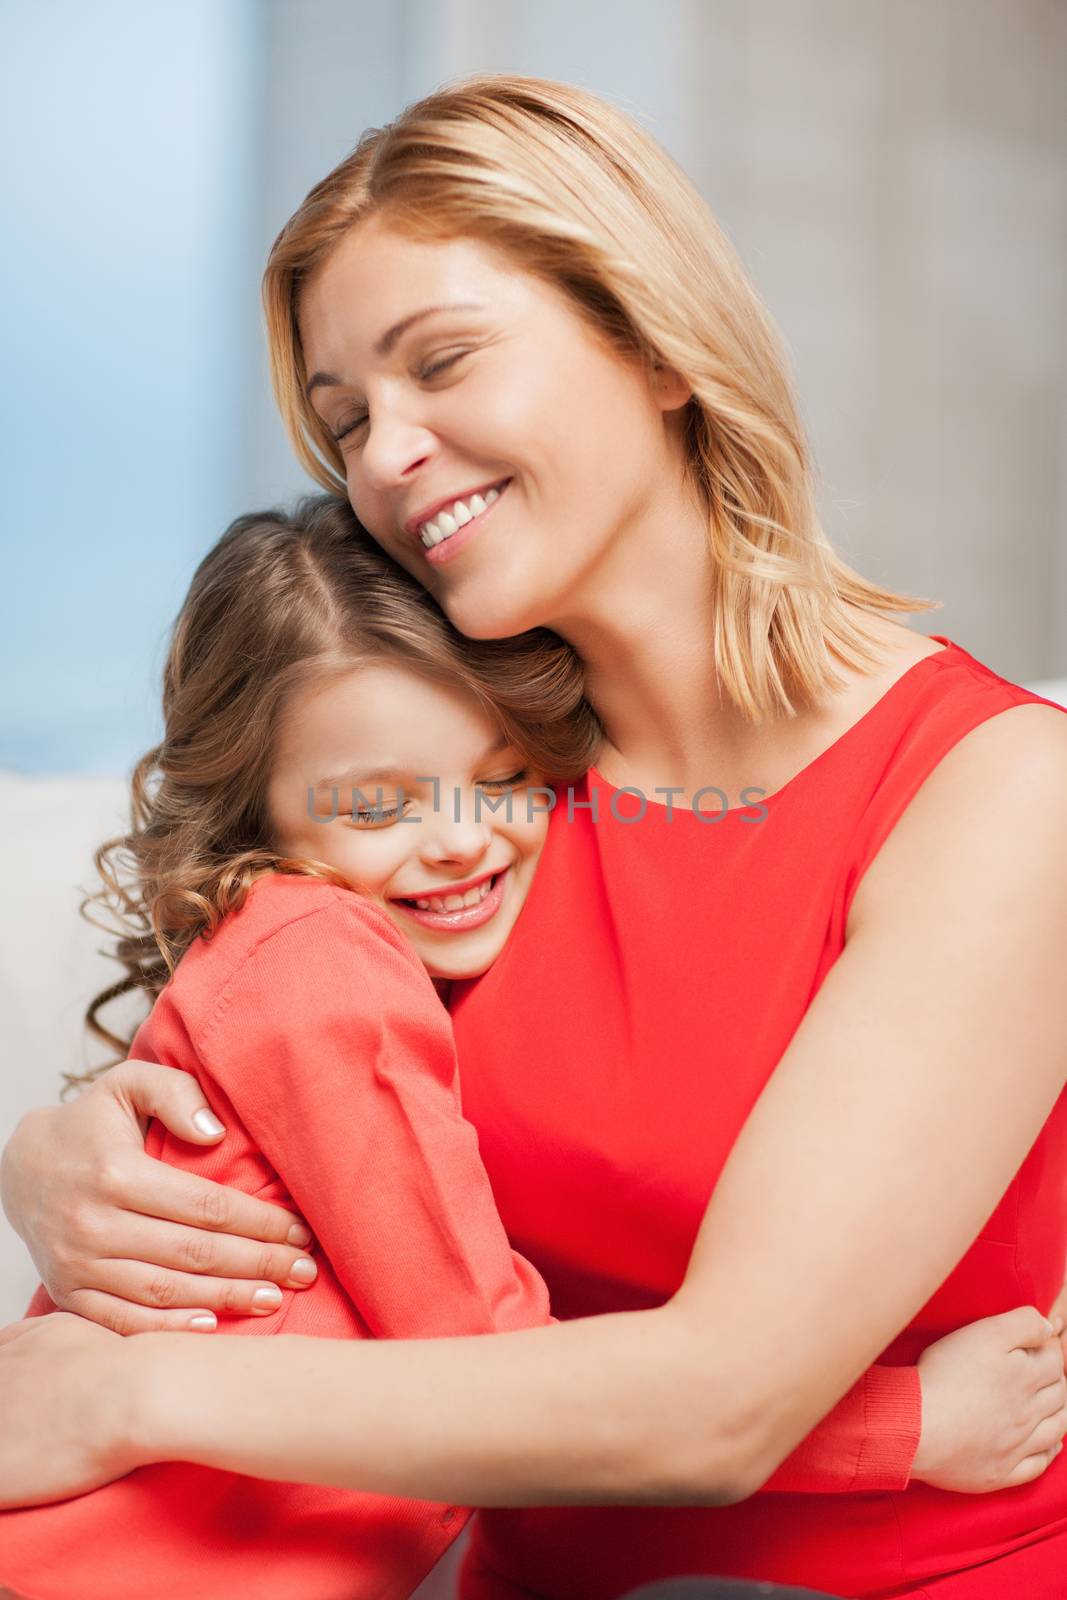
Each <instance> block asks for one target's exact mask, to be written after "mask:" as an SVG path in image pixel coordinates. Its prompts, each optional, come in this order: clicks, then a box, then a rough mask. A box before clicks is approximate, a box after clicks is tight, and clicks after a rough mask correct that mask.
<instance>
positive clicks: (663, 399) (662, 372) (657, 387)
mask: <svg viewBox="0 0 1067 1600" xmlns="http://www.w3.org/2000/svg"><path fill="white" fill-rule="evenodd" d="M652 393H653V395H654V396H655V399H656V404H657V405H658V406H659V408H660V410H661V411H680V410H681V408H682V407H683V406H685V405H688V404H689V402H690V400H692V398H693V391H692V389H691V388H690V387H689V385H688V384H687V383H686V381H685V379H684V378H683V377H682V376H681V374H680V373H678V372H675V371H674V369H673V368H672V367H664V366H660V365H658V364H657V365H656V366H655V367H653V369H652Z"/></svg>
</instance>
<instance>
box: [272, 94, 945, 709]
mask: <svg viewBox="0 0 1067 1600" xmlns="http://www.w3.org/2000/svg"><path fill="white" fill-rule="evenodd" d="M373 215H381V216H382V217H383V219H385V220H387V221H388V223H389V224H390V226H393V227H395V228H397V229H398V230H400V231H404V232H407V233H409V234H412V235H414V236H417V237H422V238H448V237H468V238H473V239H477V240H480V241H482V242H484V243H485V244H487V245H490V246H494V247H496V248H498V249H500V250H502V251H504V252H506V253H507V255H508V256H509V257H510V258H511V259H512V260H513V261H514V262H515V263H516V264H518V265H519V266H520V267H521V268H523V269H525V270H526V271H528V272H530V273H533V274H535V275H537V276H538V277H540V278H542V279H543V280H546V281H548V282H550V283H552V284H554V285H556V286H557V287H558V288H560V289H562V290H564V291H565V292H566V293H567V294H569V295H570V297H571V299H572V300H573V302H574V304H575V307H576V309H577V310H578V311H579V312H580V313H581V314H583V315H584V316H585V317H586V318H587V319H588V320H589V321H590V323H591V324H592V326H593V327H594V328H595V329H597V330H599V331H600V332H601V333H602V334H604V335H606V336H607V338H608V339H609V340H610V341H611V343H612V344H613V346H614V347H615V348H617V349H618V350H619V351H620V353H623V354H626V355H630V356H633V357H636V358H638V359H640V360H641V361H643V362H644V363H646V365H647V366H648V368H649V369H650V370H653V369H655V368H656V367H667V368H669V369H671V370H673V371H674V372H676V373H678V374H679V375H680V376H681V377H682V378H683V379H684V380H685V382H686V383H687V384H688V385H689V387H690V388H691V390H692V399H691V401H690V402H689V405H688V417H687V435H686V446H687V470H688V471H689V473H690V476H691V479H692V481H693V483H694V484H695V486H696V487H697V489H698V491H699V493H700V495H701V498H702V503H703V504H704V505H705V506H706V508H707V513H708V539H709V546H710V552H711V555H712V569H713V584H714V601H715V606H714V614H715V623H714V637H713V640H712V644H713V650H714V658H715V663H716V670H717V673H718V677H719V681H720V684H721V687H722V690H723V692H724V693H725V694H726V695H728V696H729V698H730V699H731V700H732V701H733V703H734V704H735V705H736V706H737V707H738V708H739V709H740V710H741V711H742V712H743V713H744V714H745V715H746V716H747V717H749V718H750V719H752V720H753V721H756V720H761V719H762V718H764V717H766V716H773V715H775V714H779V713H784V714H786V715H793V714H794V713H795V711H796V710H797V708H798V707H810V706H813V705H816V704H818V703H819V702H820V701H821V700H822V699H823V697H824V696H825V695H826V693H827V692H829V691H832V690H833V689H835V688H838V687H840V686H841V685H842V683H843V680H842V679H841V678H840V677H839V676H838V675H837V674H835V673H834V671H833V668H832V665H831V660H830V658H831V656H836V657H837V658H838V659H840V660H842V661H845V662H848V663H850V664H852V665H854V666H865V665H866V666H869V665H873V664H875V663H876V662H877V660H878V655H877V651H876V650H873V649H872V648H871V637H870V636H869V635H867V634H866V633H865V631H864V630H863V629H862V628H861V626H860V625H859V621H858V620H857V619H856V618H855V616H854V615H853V614H851V612H850V609H849V608H853V609H854V610H858V611H859V612H860V613H876V612H880V611H889V612H914V611H923V610H930V609H934V608H935V607H936V606H938V605H939V604H940V602H935V601H930V600H923V599H917V598H914V597H911V596H907V595H902V594H898V593H896V592H895V591H893V590H890V589H885V588H882V587H881V586H880V585H878V584H875V583H871V582H869V581H868V580H867V579H865V578H863V577H861V576H860V575H859V574H857V573H855V572H854V571H852V569H851V568H850V567H848V566H847V565H846V564H845V563H844V561H842V560H841V558H840V557H839V556H838V555H837V554H836V552H835V551H834V550H833V548H832V546H831V545H830V543H829V541H828V539H827V538H826V535H825V533H824V532H823V530H822V528H821V526H820V524H819V519H818V515H817V512H816V508H815V496H814V488H813V483H812V471H811V464H810V460H809V454H808V447H807V444H806V441H805V438H804V433H803V429H802V427H801V424H800V420H799V417H798V414H797V408H796V403H795V401H794V398H793V394H792V389H791V384H790V379H789V375H788V370H787V366H786V362H785V359H784V356H783V353H782V351H781V349H780V346H779V342H778V338H777V335H776V333H775V331H774V329H773V327H772V325H771V322H770V319H769V317H768V315H767V313H766V311H765V310H764V308H763V306H762V304H761V303H760V300H759V298H758V296H757V294H756V292H755V290H754V288H753V286H752V284H751V283H750V282H749V279H748V277H747V275H746V273H745V271H744V268H743V267H742V265H741V263H740V261H739V260H738V257H737V255H736V254H735V252H734V250H733V249H732V247H731V246H730V244H729V243H728V241H727V240H726V238H725V236H724V235H723V233H722V232H721V230H720V229H719V227H718V226H717V224H716V223H715V221H714V219H713V218H712V216H711V214H710V212H709V211H708V209H707V207H706V206H705V204H704V202H703V201H702V199H701V197H700V196H699V195H698V193H697V192H696V190H695V189H694V188H693V186H692V184H691V183H690V182H689V181H688V179H687V178H686V177H685V176H684V174H683V173H682V172H681V171H680V170H679V168H678V167H677V166H676V165H675V164H674V162H673V161H672V160H671V159H670V157H669V156H668V155H667V154H666V152H665V151H664V150H663V149H662V148H661V147H660V146H659V145H658V144H657V143H656V141H655V140H654V139H653V138H652V137H651V136H650V135H649V134H648V133H646V132H645V131H644V130H643V129H642V128H640V127H639V126H638V125H637V124H636V123H634V122H632V121H630V120H629V119H628V118H627V117H626V116H624V115H623V114H622V113H621V112H620V111H618V110H617V109H616V108H615V107H613V106H611V105H610V104H608V103H607V102H606V101H604V100H601V99H599V98H598V97H597V96H595V95H592V94H590V93H588V92H587V91H585V90H583V89H578V88H575V87H573V86H571V85H569V84H564V83H555V82H550V81H547V80H545V79H540V78H522V77H511V76H504V75H493V74H488V75H479V76H477V77H472V78H468V79H466V80H464V81H463V82H460V83H457V84H455V85H453V86H451V87H448V88H446V89H443V90H441V91H440V92H438V93H436V94H432V95H429V96H427V98H426V99H424V100H420V101H418V102H417V104H415V105H412V106H410V107H409V108H408V109H407V110H406V111H405V112H404V113H403V114H402V115H401V116H400V117H398V118H397V119H396V121H395V122H393V123H391V124H389V126H388V127H386V128H382V129H372V130H371V131H370V132H368V133H367V134H365V135H364V137H363V138H362V139H361V140H360V142H359V144H358V145H357V147H356V149H355V150H354V151H353V152H352V154H351V155H350V156H348V157H347V158H346V159H345V160H344V161H342V162H341V164H340V165H339V166H337V167H335V168H334V170H333V171H332V172H331V173H329V174H328V176H327V177H325V178H324V179H323V180H322V182H321V183H319V184H317V185H316V186H315V188H314V189H312V190H311V193H310V194H309V195H308V196H307V198H306V200H305V201H304V202H303V204H302V205H301V206H300V207H299V208H298V210H297V211H296V213H295V214H294V216H293V217H292V218H291V219H290V221H289V222H288V223H287V224H286V226H285V227H284V228H283V229H282V232H281V233H280V234H279V236H278V239H277V240H276V242H275V244H274V248H273V249H272V251H271V254H270V259H269V261H268V264H267V269H266V273H265V276H264V280H263V299H264V307H265V311H266V319H267V330H268V339H269V345H270V357H271V372H272V379H273V383H274V390H275V394H276V396H277V400H278V404H279V407H280V409H281V413H282V417H283V419H284V421H285V425H286V427H287V429H288V432H289V436H290V438H291V440H292V442H293V445H294V447H295V449H296V453H297V455H298V456H299V457H300V460H301V461H302V462H303V464H304V466H305V467H306V468H307V470H308V471H309V472H310V473H311V475H312V476H313V477H314V478H315V479H316V480H317V481H318V482H319V483H321V484H322V485H323V486H324V487H326V488H329V489H332V490H334V491H336V492H339V493H343V492H344V472H343V467H342V460H341V456H340V453H339V451H338V449H337V446H336V445H335V443H334V442H333V440H332V439H331V438H330V436H329V433H328V432H327V430H326V429H325V427H324V426H323V424H322V423H321V421H320V420H319V418H318V417H317V415H316V413H315V411H314V409H313V408H312V407H311V406H310V404H309V403H308V401H307V399H306V397H305V394H304V386H305V384H306V382H307V376H308V375H307V372H306V370H305V366H304V358H303V352H302V350H301V346H300V335H299V329H298V326H297V312H298V302H299V296H300V291H301V288H302V286H303V284H304V283H305V281H306V280H307V278H308V276H309V275H310V274H311V273H312V272H313V271H314V269H315V268H316V267H317V266H318V265H319V264H320V263H321V262H322V261H323V260H324V259H325V258H326V257H327V256H328V255H329V253H330V252H331V250H332V249H333V247H334V246H335V245H336V244H337V242H338V241H339V239H341V237H342V236H343V235H344V234H346V233H347V232H348V230H349V229H350V228H352V227H354V226H355V225H356V224H357V223H360V222H363V221H364V220H366V219H367V218H369V217H371V216H373Z"/></svg>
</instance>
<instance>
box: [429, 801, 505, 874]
mask: <svg viewBox="0 0 1067 1600" xmlns="http://www.w3.org/2000/svg"><path fill="white" fill-rule="evenodd" d="M473 807H474V796H473V795H469V794H459V795H458V804H457V796H456V795H455V794H449V792H448V791H447V790H443V791H442V794H441V808H440V810H439V811H438V812H437V814H436V815H433V816H428V817H424V818H423V819H422V827H423V828H424V829H425V830H426V831H425V833H424V834H423V838H422V857H423V860H424V861H427V862H429V863H431V864H432V865H434V866H442V865H444V864H445V863H447V862H450V861H454V862H456V863H457V864H463V865H470V864H477V862H479V861H480V860H481V858H482V857H483V856H484V855H485V853H486V851H487V850H488V849H489V846H490V844H491V843H492V839H493V831H492V829H491V828H490V826H489V824H488V823H487V822H485V821H482V820H480V819H477V818H475V816H474V811H473ZM457 810H458V811H459V816H458V817H457V816H456V811H457Z"/></svg>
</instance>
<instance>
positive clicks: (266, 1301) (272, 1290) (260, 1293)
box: [252, 1283, 282, 1311]
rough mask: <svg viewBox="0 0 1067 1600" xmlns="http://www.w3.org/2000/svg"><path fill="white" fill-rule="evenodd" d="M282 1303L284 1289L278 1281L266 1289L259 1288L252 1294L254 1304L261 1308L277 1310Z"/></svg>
mask: <svg viewBox="0 0 1067 1600" xmlns="http://www.w3.org/2000/svg"><path fill="white" fill-rule="evenodd" d="M281 1303H282V1291H281V1290H280V1289H279V1288H278V1285H277V1284H276V1283H272V1284H271V1285H270V1287H269V1288H266V1289H257V1290H256V1292H255V1294H254V1295H253V1296H252V1304H253V1305H254V1306H256V1307H258V1308H259V1309H261V1310H268V1311H276V1310H277V1309H278V1307H279V1306H280V1305H281Z"/></svg>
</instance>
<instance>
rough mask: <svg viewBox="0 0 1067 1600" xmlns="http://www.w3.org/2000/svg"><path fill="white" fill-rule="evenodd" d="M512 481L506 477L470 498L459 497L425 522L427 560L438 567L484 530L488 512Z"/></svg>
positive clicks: (422, 529)
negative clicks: (459, 498) (460, 498)
mask: <svg viewBox="0 0 1067 1600" xmlns="http://www.w3.org/2000/svg"><path fill="white" fill-rule="evenodd" d="M510 482H511V479H510V478H505V479H504V480H503V482H502V483H500V484H499V485H494V486H493V487H492V488H491V489H488V490H487V491H486V493H485V494H484V495H481V494H474V495H472V496H471V497H470V499H469V500H456V501H454V502H453V503H452V504H451V505H450V506H448V507H447V508H446V509H445V510H444V511H441V512H439V513H438V515H437V516H436V517H434V518H433V519H431V520H429V521H427V522H424V523H422V524H421V526H420V528H419V541H420V543H421V544H422V547H423V549H424V551H425V553H426V559H427V561H429V562H430V563H431V564H432V565H433V566H435V567H437V566H441V565H442V564H443V563H444V562H445V561H451V560H452V558H453V556H456V555H458V554H459V552H460V551H461V550H462V549H463V548H464V547H465V546H466V545H468V544H469V543H470V542H471V540H472V539H473V538H474V537H475V536H476V534H478V533H480V532H481V530H482V528H483V527H484V526H485V522H486V519H487V518H488V516H489V513H490V512H491V511H492V509H493V507H494V506H495V505H496V503H497V501H498V500H500V499H501V497H502V496H503V494H504V492H505V490H506V489H507V487H508V485H509V484H510Z"/></svg>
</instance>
